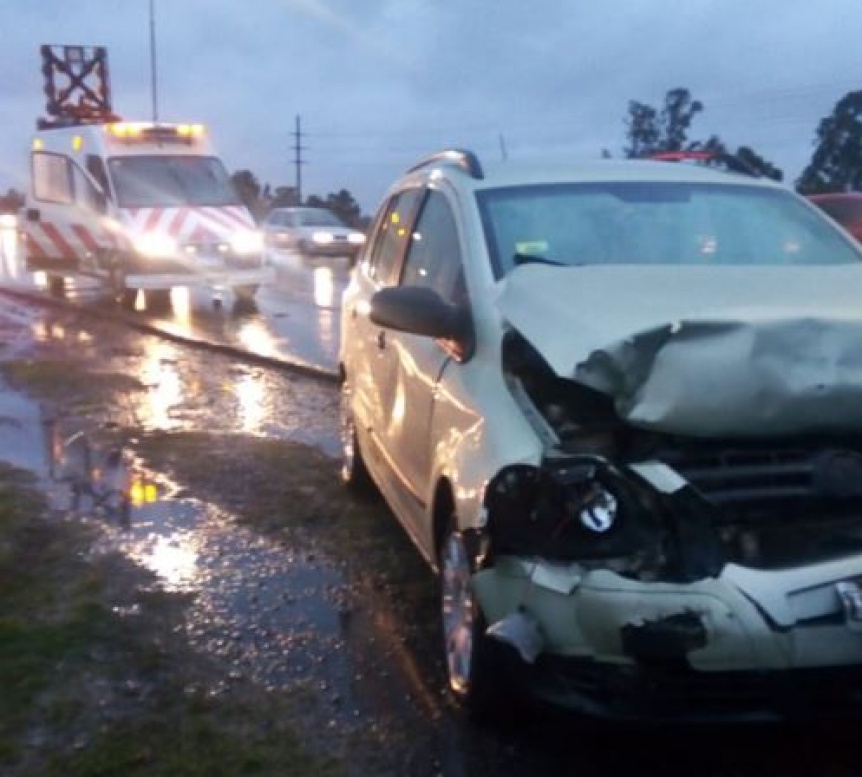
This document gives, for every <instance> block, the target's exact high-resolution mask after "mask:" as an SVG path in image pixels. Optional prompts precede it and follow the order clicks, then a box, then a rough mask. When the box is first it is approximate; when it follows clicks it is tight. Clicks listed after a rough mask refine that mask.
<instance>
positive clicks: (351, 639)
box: [0, 264, 862, 777]
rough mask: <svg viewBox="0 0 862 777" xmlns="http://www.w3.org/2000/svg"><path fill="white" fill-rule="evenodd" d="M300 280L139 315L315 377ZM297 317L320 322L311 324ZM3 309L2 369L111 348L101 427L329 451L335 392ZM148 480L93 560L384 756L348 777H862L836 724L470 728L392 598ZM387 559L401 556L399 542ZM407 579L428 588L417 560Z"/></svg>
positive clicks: (20, 436)
mask: <svg viewBox="0 0 862 777" xmlns="http://www.w3.org/2000/svg"><path fill="white" fill-rule="evenodd" d="M314 269H317V268H303V267H300V266H295V265H294V266H291V265H290V264H288V265H287V266H286V267H285V268H284V270H283V272H282V273H281V280H282V281H284V282H285V284H286V286H287V288H285V289H283V290H281V291H279V290H278V289H273V290H266V291H265V293H264V294H263V295H262V297H261V300H260V305H259V310H258V311H256V312H254V311H252V312H250V313H249V312H244V313H240V314H235V313H234V312H233V311H230V310H228V309H226V308H222V309H221V310H214V309H212V308H211V306H210V302H211V301H210V300H207V299H205V298H203V299H197V301H194V300H191V302H190V305H189V307H188V311H189V313H188V314H183V313H182V311H183V310H186V308H185V307H184V304H185V303H183V300H182V298H180V299H179V302H180V303H181V304H179V305H177V302H178V300H177V299H175V300H174V307H173V309H172V310H171V311H162V312H160V313H155V312H152V311H150V312H147V311H146V310H143V311H139V312H140V313H141V314H142V315H146V316H151V317H152V318H153V320H156V321H161V322H162V325H164V326H166V327H168V326H170V327H191V329H190V331H191V332H193V333H194V335H195V336H196V337H198V336H200V337H202V336H206V337H212V338H216V339H217V341H219V342H223V343H239V344H251V345H253V346H254V347H256V348H260V349H261V350H260V351H259V352H260V353H263V354H264V355H279V354H288V353H289V352H290V350H291V349H293V348H295V349H296V351H297V355H298V358H300V359H301V360H303V361H305V362H307V363H310V364H316V365H318V366H321V367H329V366H331V365H332V364H333V362H332V361H331V360H332V359H333V358H334V355H335V353H337V336H336V335H335V334H334V333H337V310H335V309H333V307H332V306H331V305H323V304H318V302H322V301H325V300H324V299H321V300H319V301H318V300H313V295H314V291H313V290H314V288H315V283H314V281H313V280H310V278H309V276H310V277H311V278H313V277H314ZM344 277H345V273H344V272H343V270H341V271H339V270H335V271H334V272H333V278H335V279H336V280H334V281H333V285H332V286H333V289H334V288H337V286H338V285H339V284H343V281H344ZM12 282H13V283H16V284H22V285H27V283H28V281H27V279H18V280H14V279H13V280H12ZM309 294H311V295H312V298H310V297H309ZM74 296H75V295H74V294H73V297H74ZM77 299H78V301H79V303H80V304H82V305H84V306H88V305H90V306H98V305H101V304H103V302H102V301H100V300H102V299H103V298H101V297H100V295H99V294H98V293H97V292H95V293H94V292H93V291H92V290H88V291H84V290H82V291H81V292H80V294H79V295H78V296H77ZM178 309H179V311H180V313H179V314H178V312H177V310H178ZM311 309H317V310H319V311H320V312H319V316H321V317H322V318H318V319H316V320H317V323H316V324H315V323H314V319H313V318H312V317H311V316H310V314H309V310H311ZM0 310H2V316H0V335H2V342H3V343H4V346H5V348H4V355H5V358H15V357H16V356H26V355H27V354H29V353H31V352H32V348H33V343H34V342H35V343H36V344H37V346H39V347H46V348H48V350H49V352H50V349H51V348H56V349H61V350H62V349H68V348H70V347H71V348H76V349H80V350H81V351H82V352H93V354H94V356H95V357H96V358H102V357H101V356H100V355H99V353H100V349H102V351H101V353H102V356H104V353H105V351H104V349H105V348H106V346H105V342H106V341H109V342H110V347H109V348H108V349H107V353H109V354H110V358H111V359H112V360H113V361H114V362H115V363H114V364H113V365H112V364H106V365H105V368H106V370H108V369H112V368H116V369H120V370H122V371H124V372H126V373H127V374H131V375H134V376H135V377H137V378H138V379H139V380H141V382H142V383H143V384H145V386H146V387H147V391H146V392H144V393H143V394H142V395H141V396H139V397H137V398H136V399H135V400H134V401H131V400H130V401H129V402H126V403H119V405H117V406H115V407H113V408H111V409H110V410H109V411H107V410H106V412H107V413H108V416H107V417H106V418H105V419H103V420H104V421H105V422H106V423H122V424H136V425H138V426H139V427H140V428H141V429H144V430H146V429H169V430H182V429H190V428H191V429H194V428H207V429H212V430H218V429H225V430H231V431H244V432H248V433H251V434H255V435H262V436H273V437H286V438H291V439H298V440H300V441H303V442H308V443H311V444H315V445H317V446H320V447H321V448H322V449H323V450H325V451H327V452H329V453H334V451H335V448H336V447H337V442H336V409H337V397H336V392H335V388H334V386H324V385H322V384H320V383H319V382H315V381H312V380H309V379H307V378H303V377H301V376H287V375H285V374H282V373H279V372H278V371H275V370H272V369H268V368H264V367H259V366H250V365H245V364H242V363H241V361H239V360H230V359H227V358H223V357H218V358H215V357H211V356H208V355H207V354H206V353H205V352H201V351H194V350H189V349H187V348H185V347H183V346H182V345H180V344H177V343H171V342H166V341H162V340H158V339H157V338H152V337H148V336H144V335H140V334H138V333H135V332H132V331H130V330H126V329H124V328H122V327H117V326H116V325H114V324H111V323H110V322H101V323H99V324H98V325H96V324H92V323H88V322H87V321H84V320H81V319H78V318H76V317H75V316H74V315H70V314H66V313H63V312H57V311H47V312H46V311H44V310H39V309H38V308H33V307H31V306H28V305H26V304H23V303H18V302H10V301H8V300H6V301H3V302H2V303H0ZM321 320H328V321H329V323H327V324H325V325H321V324H320V321H321ZM300 321H302V322H303V323H302V324H300V323H298V322H300ZM309 322H310V323H309ZM305 325H308V326H310V327H311V328H314V327H317V333H316V334H314V335H306V334H302V332H303V331H304V330H302V328H301V327H302V326H305ZM249 326H250V327H251V329H250V330H249V329H248V328H247V327H249ZM330 327H331V331H330V332H329V334H326V332H327V328H330ZM249 331H251V332H252V333H257V334H253V335H249V334H248V333H249ZM333 338H335V339H333ZM0 418H2V419H3V420H4V422H3V423H0V451H2V452H3V457H4V458H5V459H7V460H9V461H11V462H12V463H15V464H18V465H20V466H26V467H28V468H30V469H34V470H36V471H39V472H42V473H43V475H44V476H45V478H46V482H47V483H48V485H49V487H50V488H52V489H53V491H54V498H55V500H57V502H58V503H59V504H62V503H63V500H64V499H67V498H68V493H67V492H66V491H65V487H64V486H63V485H62V484H58V483H56V482H53V481H52V480H51V478H50V477H49V476H48V475H47V473H48V472H49V470H50V461H49V456H48V454H47V453H46V451H47V450H48V447H49V446H48V445H47V444H46V437H45V435H46V429H47V426H46V424H45V423H44V422H45V418H44V417H43V414H42V411H41V409H40V408H39V407H38V406H37V405H36V404H34V403H33V402H32V401H30V400H28V399H27V398H26V397H23V396H22V395H20V394H18V393H16V392H13V391H9V390H4V391H2V392H0ZM74 421H75V419H74V418H71V419H60V420H59V422H58V423H60V424H61V425H62V424H64V423H65V424H67V426H66V428H65V429H63V431H64V433H68V432H69V431H71V428H72V427H73V426H74ZM70 424H71V425H72V426H69V425H70ZM146 474H147V477H148V478H150V479H152V481H153V484H154V485H155V493H156V494H157V498H155V499H153V500H151V501H146V500H144V501H142V502H141V503H140V504H138V505H137V506H136V507H135V508H134V510H133V512H132V515H131V519H130V521H129V522H128V525H121V524H120V523H118V522H117V521H115V520H111V519H110V516H108V518H109V520H105V516H104V515H102V516H97V517H96V518H95V519H94V520H98V521H100V522H101V524H103V525H104V526H105V532H104V537H103V543H104V544H105V548H106V549H111V550H113V549H119V550H121V551H122V552H124V553H125V554H127V555H128V556H129V557H130V558H134V559H135V560H136V561H138V563H140V564H141V565H143V566H145V567H147V568H149V569H150V570H151V571H152V572H153V573H154V574H155V575H156V578H157V579H158V580H159V581H160V585H161V586H163V587H165V588H167V589H169V590H177V591H190V592H194V593H195V594H196V597H195V602H196V603H195V605H194V606H195V607H196V610H195V612H194V614H193V615H192V617H191V618H190V627H189V632H188V636H189V639H190V641H192V642H193V644H195V645H196V646H197V647H198V648H199V649H201V650H205V651H207V652H209V653H212V654H216V655H220V656H222V657H224V659H225V660H226V661H227V662H228V663H229V664H230V665H232V666H234V667H235V671H237V672H242V673H243V674H246V675H249V676H252V677H254V678H255V679H257V680H258V681H259V682H260V684H261V685H262V686H263V687H272V688H274V689H285V688H287V689H291V688H296V687H310V688H312V689H314V690H316V692H317V693H318V694H319V695H320V697H321V700H322V703H323V705H324V714H323V717H315V718H314V721H313V725H314V726H317V727H318V728H323V729H326V728H327V727H331V729H332V732H333V733H332V736H333V737H334V738H337V739H338V741H340V742H341V743H342V745H341V748H343V747H344V744H343V743H344V741H350V740H351V737H359V738H361V739H363V740H364V741H365V742H366V743H372V747H376V748H379V749H380V755H379V762H378V763H379V770H377V769H374V767H367V766H366V767H365V768H364V771H354V772H353V773H359V774H361V773H367V774H377V773H379V774H414V775H434V774H445V775H455V776H459V775H479V774H497V775H527V774H530V775H532V774H542V775H564V774H565V775H568V774H571V775H605V774H626V775H630V774H638V775H652V774H656V775H668V774H680V775H682V774H685V775H715V776H716V777H719V776H727V777H730V776H731V775H762V774H779V775H781V774H793V775H803V774H804V775H808V774H817V775H820V774H823V775H854V774H858V773H859V772H860V771H862V767H859V766H858V759H857V758H856V757H855V755H854V753H855V750H854V744H855V741H854V740H855V729H854V728H853V727H848V726H839V727H829V726H821V727H812V726H808V727H803V728H788V727H768V728H764V727H758V728H756V729H726V728H714V727H710V728H699V729H680V728H676V727H660V728H654V729H651V730H644V729H639V730H636V729H631V728H619V727H605V726H600V727H595V726H593V725H591V724H588V723H587V722H586V721H582V720H580V719H576V718H572V717H571V716H567V715H562V714H558V713H550V712H548V711H541V712H538V711H533V712H532V713H531V714H529V715H518V716H515V717H513V718H511V719H510V720H506V716H503V719H502V720H501V721H499V722H498V723H497V724H495V725H493V726H476V725H475V724H472V723H470V722H469V721H467V720H465V719H464V718H463V716H461V715H460V714H459V713H458V712H457V711H455V710H454V709H453V708H452V707H451V705H450V704H449V703H448V702H447V700H446V697H445V695H444V694H443V693H442V692H441V672H440V667H439V664H437V663H436V661H435V659H434V655H435V649H434V647H433V645H424V646H423V645H417V643H416V636H417V629H416V627H415V624H411V623H409V622H407V621H409V619H405V615H404V613H402V612H399V610H398V609H397V608H395V607H393V606H391V601H392V600H394V599H396V598H397V597H398V592H397V591H391V590H390V591H387V590H383V591H370V592H369V591H365V592H359V595H360V599H357V598H356V596H357V592H355V591H352V590H351V586H352V585H353V581H352V580H351V577H350V572H349V567H350V565H349V564H347V563H345V562H344V560H339V559H337V558H329V557H326V556H325V555H322V554H320V553H319V552H317V551H314V550H309V549H307V548H305V549H304V548H302V547H285V546H284V545H281V544H276V543H273V542H271V541H270V540H267V539H266V538H262V537H260V536H258V535H256V534H254V533H253V532H251V531H249V530H246V529H242V528H240V527H237V526H236V525H234V524H233V523H232V522H231V521H230V520H229V516H226V515H224V514H223V513H221V512H220V511H218V510H214V509H213V508H212V506H210V505H209V504H208V503H207V501H206V499H205V496H206V495H205V494H204V495H201V494H184V493H182V492H180V491H178V489H177V487H176V486H175V485H174V484H172V483H171V482H170V481H169V480H168V479H165V478H164V477H162V476H160V473H146ZM397 552H398V553H403V554H408V555H409V554H411V553H412V551H411V549H410V548H409V547H408V546H407V545H406V543H403V544H401V545H399V546H398V548H397ZM414 560H415V559H414ZM416 569H417V572H416V575H417V576H420V577H422V576H423V575H424V576H425V577H423V580H424V579H427V582H428V584H431V580H430V576H428V575H427V573H424V572H422V571H421V569H420V566H419V565H418V564H417V566H416ZM363 596H364V597H365V598H361V597H363ZM423 634H426V635H427V636H428V637H429V638H431V637H433V635H434V630H433V629H431V628H429V629H426V631H425V632H423V631H422V630H421V629H420V630H419V631H418V635H419V636H420V637H421V636H422V635H423ZM405 635H413V636H412V638H408V636H405ZM336 731H340V732H341V733H340V734H337V733H336ZM345 732H346V733H345ZM324 734H325V731H324ZM363 763H365V764H366V765H367V764H368V760H365V761H363Z"/></svg>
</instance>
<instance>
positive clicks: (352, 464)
mask: <svg viewBox="0 0 862 777" xmlns="http://www.w3.org/2000/svg"><path fill="white" fill-rule="evenodd" d="M352 402H353V392H352V391H351V388H350V384H349V383H348V382H347V379H345V380H344V381H342V383H341V395H340V400H339V421H340V423H339V429H340V435H341V482H342V483H344V485H346V486H347V487H348V488H350V489H351V490H353V491H357V492H364V493H368V492H370V491H372V490H373V483H372V480H371V475H369V473H368V468H367V467H366V465H365V459H364V458H363V456H362V449H361V448H360V447H359V437H358V436H357V434H356V421H355V419H354V416H353V404H352Z"/></svg>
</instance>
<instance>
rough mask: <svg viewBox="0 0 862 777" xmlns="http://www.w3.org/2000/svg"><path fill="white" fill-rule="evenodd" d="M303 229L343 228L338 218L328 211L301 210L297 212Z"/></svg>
mask: <svg viewBox="0 0 862 777" xmlns="http://www.w3.org/2000/svg"><path fill="white" fill-rule="evenodd" d="M297 216H298V220H299V223H300V224H301V225H302V226H303V227H343V226H344V224H342V222H341V221H340V220H339V218H338V216H336V215H335V214H334V213H331V212H330V211H328V210H322V209H321V210H301V211H298V212H297Z"/></svg>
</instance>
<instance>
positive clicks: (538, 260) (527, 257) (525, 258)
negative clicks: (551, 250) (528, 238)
mask: <svg viewBox="0 0 862 777" xmlns="http://www.w3.org/2000/svg"><path fill="white" fill-rule="evenodd" d="M512 261H513V262H514V263H515V266H516V267H520V266H521V265H522V264H549V265H551V266H552V267H568V264H567V263H566V262H560V261H558V260H557V259H548V258H547V257H544V256H536V255H535V254H521V253H515V254H512Z"/></svg>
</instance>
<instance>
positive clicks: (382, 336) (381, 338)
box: [377, 329, 386, 351]
mask: <svg viewBox="0 0 862 777" xmlns="http://www.w3.org/2000/svg"><path fill="white" fill-rule="evenodd" d="M377 347H378V348H379V349H380V350H381V351H382V350H384V349H385V348H386V330H385V329H381V330H380V331H379V332H378V333H377Z"/></svg>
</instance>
